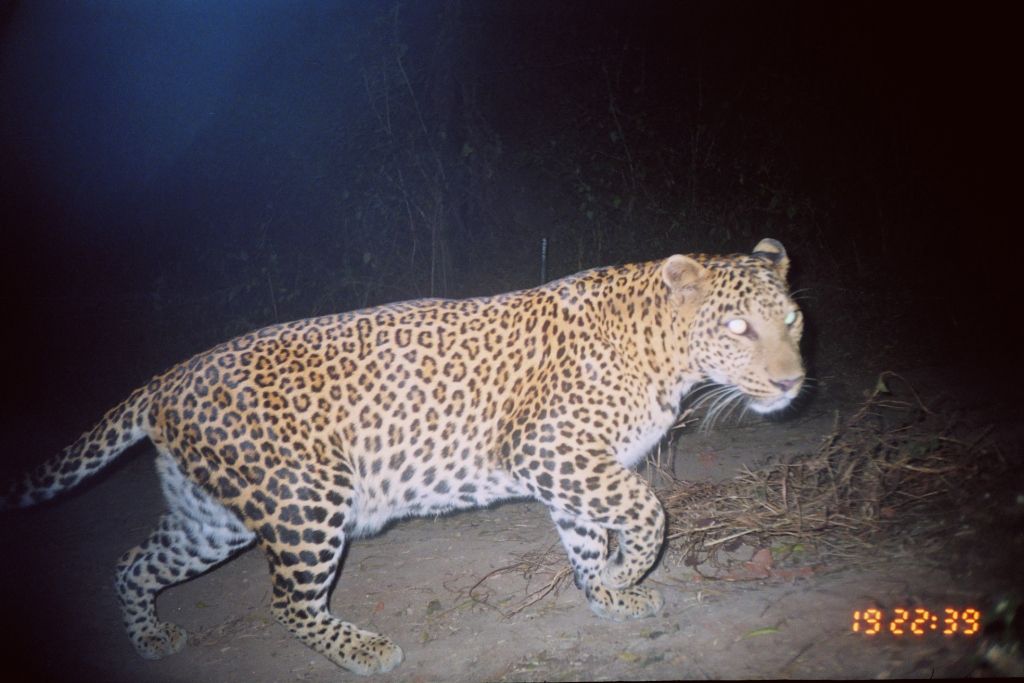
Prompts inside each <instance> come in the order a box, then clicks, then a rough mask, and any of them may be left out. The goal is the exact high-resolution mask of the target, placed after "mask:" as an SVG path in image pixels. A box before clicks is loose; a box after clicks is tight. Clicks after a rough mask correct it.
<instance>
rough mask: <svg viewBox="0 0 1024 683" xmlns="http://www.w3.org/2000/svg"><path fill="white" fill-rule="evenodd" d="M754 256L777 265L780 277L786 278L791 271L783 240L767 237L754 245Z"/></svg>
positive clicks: (776, 268)
mask: <svg viewBox="0 0 1024 683" xmlns="http://www.w3.org/2000/svg"><path fill="white" fill-rule="evenodd" d="M754 256H756V257H758V258H762V259H764V260H766V261H769V262H770V263H771V264H772V265H773V266H775V270H776V272H778V274H779V277H781V278H782V279H783V280H785V279H786V274H787V273H788V272H789V257H788V256H786V248H785V247H784V246H782V242H780V241H778V240H773V239H772V238H770V237H765V238H764V239H763V240H761V241H760V242H758V243H757V246H756V247H754Z"/></svg>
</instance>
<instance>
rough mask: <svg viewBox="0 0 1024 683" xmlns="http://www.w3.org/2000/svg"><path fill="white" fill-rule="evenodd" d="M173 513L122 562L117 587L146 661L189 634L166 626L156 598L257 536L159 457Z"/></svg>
mask: <svg viewBox="0 0 1024 683" xmlns="http://www.w3.org/2000/svg"><path fill="white" fill-rule="evenodd" d="M157 471H158V472H159V474H160V480H161V484H162V486H163V491H164V497H165V498H166V499H167V504H168V508H169V509H168V511H167V512H166V513H165V514H164V515H163V516H162V517H161V518H160V522H159V524H158V525H157V528H156V529H155V530H154V531H153V533H152V534H150V536H149V538H148V539H146V540H145V541H144V542H142V543H141V544H140V545H137V546H135V547H134V548H132V549H131V550H129V551H128V552H126V553H125V554H124V555H122V556H121V559H120V561H119V562H118V565H117V576H116V579H115V584H116V587H117V594H118V598H119V599H120V601H121V612H122V615H123V617H124V625H125V628H126V629H127V630H128V637H129V638H131V641H132V645H134V646H135V649H136V651H138V653H139V654H140V655H142V656H143V657H145V658H146V659H159V658H161V657H165V656H167V655H169V654H173V653H175V652H177V651H179V650H181V649H182V648H183V647H185V642H186V640H187V635H186V633H185V630H184V629H183V628H181V627H180V626H177V625H176V624H171V623H168V622H164V621H160V620H159V619H158V618H157V615H156V596H157V593H159V592H160V591H162V590H163V589H164V588H167V587H169V586H173V585H174V584H176V583H180V582H182V581H185V580H187V579H190V578H192V577H194V576H197V575H199V574H202V573H203V572H205V571H206V570H208V569H210V568H211V567H213V566H214V565H217V564H219V563H221V562H223V561H224V560H226V559H228V558H229V557H231V556H232V555H234V554H235V553H237V552H238V551H240V550H241V549H243V548H245V547H246V546H248V545H250V544H251V543H252V542H253V540H254V539H255V535H254V534H253V533H252V532H251V531H249V530H248V529H247V528H246V527H245V525H244V524H242V522H241V521H240V520H239V519H238V517H237V516H236V515H235V514H234V513H233V512H231V511H230V510H228V509H227V508H225V507H224V506H223V505H221V504H220V503H219V502H218V501H217V500H216V499H214V498H213V497H212V496H210V495H209V494H208V493H206V492H205V491H203V490H202V489H200V488H199V487H198V486H196V485H195V484H194V483H192V481H190V480H189V479H188V478H187V477H186V476H185V474H184V473H183V472H182V471H181V469H180V468H179V467H178V465H177V464H176V463H175V462H174V458H173V457H172V456H171V455H170V454H169V453H167V452H161V453H160V455H159V456H158V457H157Z"/></svg>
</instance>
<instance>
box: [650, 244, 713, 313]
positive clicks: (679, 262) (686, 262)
mask: <svg viewBox="0 0 1024 683" xmlns="http://www.w3.org/2000/svg"><path fill="white" fill-rule="evenodd" d="M661 279H662V280H663V281H664V282H665V284H666V285H667V286H668V288H669V290H670V291H671V292H672V294H671V296H672V299H673V300H675V301H677V302H678V303H682V302H684V301H688V302H690V303H694V302H696V301H697V300H698V299H700V297H701V296H702V295H703V294H704V291H705V285H706V283H707V280H708V269H707V268H705V267H704V266H702V265H701V264H699V263H697V262H696V261H694V260H693V259H692V258H690V257H689V256H683V255H682V254H675V255H674V256H669V257H668V258H667V259H665V262H664V263H662V265H661Z"/></svg>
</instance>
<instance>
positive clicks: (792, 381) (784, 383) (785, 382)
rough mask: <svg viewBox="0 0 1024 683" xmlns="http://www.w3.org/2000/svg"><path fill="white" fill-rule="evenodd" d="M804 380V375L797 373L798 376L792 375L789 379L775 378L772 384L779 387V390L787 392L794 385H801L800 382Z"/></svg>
mask: <svg viewBox="0 0 1024 683" xmlns="http://www.w3.org/2000/svg"><path fill="white" fill-rule="evenodd" d="M803 381H804V375H802V374H801V375H797V376H796V377H790V378H788V379H773V380H772V384H773V385H775V386H776V387H778V388H779V391H782V392H787V391H789V390H790V389H792V388H793V387H797V386H800V383H801V382H803Z"/></svg>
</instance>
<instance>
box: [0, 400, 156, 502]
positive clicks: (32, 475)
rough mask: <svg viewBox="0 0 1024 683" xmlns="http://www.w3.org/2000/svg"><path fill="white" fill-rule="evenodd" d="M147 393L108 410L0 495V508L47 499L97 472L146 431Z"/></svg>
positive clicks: (148, 402) (144, 434)
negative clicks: (98, 419) (60, 449)
mask: <svg viewBox="0 0 1024 683" xmlns="http://www.w3.org/2000/svg"><path fill="white" fill-rule="evenodd" d="M149 405H150V395H149V392H148V391H147V389H146V388H145V387H143V388H140V389H137V390H135V391H134V392H133V393H132V395H131V396H129V397H128V398H127V399H125V400H124V401H122V402H121V403H120V404H118V405H117V406H115V407H113V408H111V409H110V410H108V411H107V413H106V415H104V416H103V419H102V420H100V421H99V422H98V423H97V424H96V426H95V427H93V428H92V429H90V430H89V431H87V432H85V433H84V434H82V435H81V436H80V437H78V440H77V441H75V442H74V443H73V444H71V445H70V446H68V447H67V448H65V449H64V450H62V451H61V452H60V453H59V454H58V455H57V456H56V457H53V458H50V459H49V460H47V461H46V462H44V463H42V464H40V465H39V466H37V467H36V468H35V469H33V470H32V471H30V472H29V473H28V474H26V475H24V476H23V477H22V478H21V479H20V480H16V481H15V482H14V483H13V484H11V485H10V487H8V489H7V490H6V491H4V492H3V494H2V495H0V510H4V509H8V508H18V507H28V506H30V505H35V504H37V503H42V502H43V501H47V500H50V499H51V498H53V497H54V496H56V495H57V494H58V493H60V492H62V491H66V490H67V489H70V488H72V487H74V486H76V485H78V484H79V483H81V482H82V481H84V480H85V479H87V478H89V477H90V476H92V475H93V474H96V473H97V472H99V471H100V470H101V469H103V468H104V467H105V466H106V465H108V464H110V463H111V462H112V461H113V460H114V458H116V457H117V456H118V455H120V453H121V451H123V450H125V449H126V448H128V447H129V446H131V445H132V444H134V443H136V442H137V441H141V440H142V439H143V438H144V437H145V436H147V432H146V429H145V426H146V412H147V407H148V406H149Z"/></svg>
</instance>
